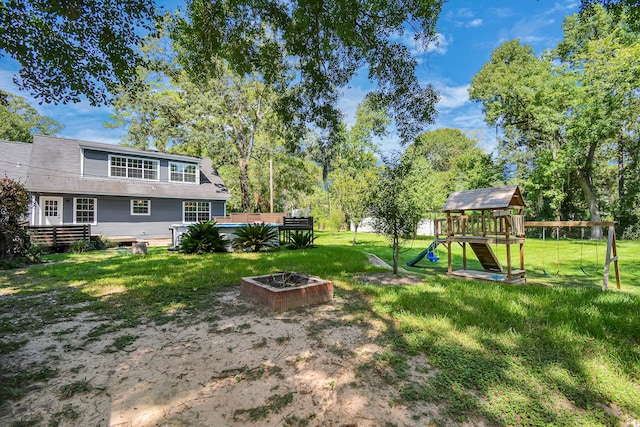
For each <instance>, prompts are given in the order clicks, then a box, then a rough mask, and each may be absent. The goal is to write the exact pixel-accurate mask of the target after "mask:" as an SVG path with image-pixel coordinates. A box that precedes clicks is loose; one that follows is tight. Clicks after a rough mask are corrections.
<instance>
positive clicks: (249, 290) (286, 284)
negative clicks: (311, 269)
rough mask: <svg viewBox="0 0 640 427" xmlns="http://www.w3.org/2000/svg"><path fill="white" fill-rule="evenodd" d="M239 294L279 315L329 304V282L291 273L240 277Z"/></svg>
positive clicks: (330, 289)
mask: <svg viewBox="0 0 640 427" xmlns="http://www.w3.org/2000/svg"><path fill="white" fill-rule="evenodd" d="M240 295H241V296H242V297H244V298H246V299H248V300H251V301H253V302H255V303H257V304H262V305H265V306H267V307H269V308H270V309H271V310H272V311H275V312H280V311H285V310H289V309H292V308H296V307H302V306H305V305H313V304H322V303H324V302H327V301H331V300H332V299H333V282H330V281H328V280H323V279H321V278H319V277H315V276H306V275H304V274H299V273H293V272H283V273H276V274H267V275H264V276H253V277H243V278H242V281H241V282H240Z"/></svg>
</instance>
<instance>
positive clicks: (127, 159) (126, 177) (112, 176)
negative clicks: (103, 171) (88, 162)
mask: <svg viewBox="0 0 640 427" xmlns="http://www.w3.org/2000/svg"><path fill="white" fill-rule="evenodd" d="M113 157H120V158H122V159H126V163H127V164H126V165H125V167H124V168H125V171H126V174H127V176H120V175H113V173H112V172H113V171H112V170H111V159H112V158H113ZM129 160H140V161H143V162H154V163H155V164H156V166H157V168H156V173H157V177H156V179H149V178H145V177H144V171H145V169H144V168H143V169H142V178H136V177H131V176H128V175H129ZM107 161H108V163H109V178H120V179H134V180H137V181H154V182H160V160H158V159H152V158H145V157H135V156H125V155H121V154H109V155H108V159H107Z"/></svg>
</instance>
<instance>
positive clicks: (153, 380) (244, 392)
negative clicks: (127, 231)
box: [0, 273, 438, 427]
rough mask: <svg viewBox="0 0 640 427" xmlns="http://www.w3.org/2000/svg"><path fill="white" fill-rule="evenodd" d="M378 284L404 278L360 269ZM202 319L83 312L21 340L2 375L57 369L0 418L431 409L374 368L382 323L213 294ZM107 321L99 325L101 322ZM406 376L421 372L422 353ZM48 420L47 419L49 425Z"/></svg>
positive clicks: (1, 360) (414, 413)
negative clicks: (409, 399) (96, 333)
mask: <svg viewBox="0 0 640 427" xmlns="http://www.w3.org/2000/svg"><path fill="white" fill-rule="evenodd" d="M365 279H366V280H370V281H371V282H372V283H373V282H375V283H377V284H381V285H396V284H401V285H407V284H413V283H418V282H419V280H417V279H416V278H414V277H412V276H402V277H399V276H393V275H390V274H379V273H377V274H375V275H366V276H362V280H365ZM219 301H220V306H218V307H216V309H215V312H216V314H217V318H216V320H215V321H212V322H204V321H202V322H197V323H194V324H189V325H180V324H177V323H169V324H165V325H161V326H158V325H155V324H146V325H140V326H137V327H135V328H122V329H120V328H114V332H108V333H105V334H103V335H101V336H100V338H99V340H95V341H89V342H87V341H86V336H87V334H89V332H90V331H92V330H95V328H96V327H97V326H100V325H106V326H109V325H110V324H109V323H108V322H105V320H104V319H99V318H94V317H92V315H91V314H90V313H86V312H85V313H83V314H82V315H81V316H78V317H77V318H75V319H73V320H72V321H65V322H60V323H58V324H55V325H50V326H48V327H47V328H46V329H44V330H41V331H38V332H37V333H33V334H24V335H23V336H22V337H17V338H24V339H27V340H28V343H27V344H26V345H24V346H23V347H21V348H20V349H18V350H16V351H13V352H11V353H10V354H8V355H2V356H0V366H2V370H3V371H4V372H14V373H15V372H20V371H28V370H33V369H35V368H37V367H43V366H46V367H48V368H49V369H51V370H55V372H57V375H55V376H52V377H51V378H50V379H49V380H48V381H47V382H42V383H36V384H34V386H32V387H31V388H30V389H29V390H27V391H26V392H25V393H24V395H23V396H22V397H21V398H19V399H16V400H15V401H10V402H9V403H8V404H7V405H5V406H4V407H2V408H0V425H11V424H12V423H15V422H27V421H30V420H35V421H36V422H37V423H36V424H35V425H60V426H65V425H69V426H88V425H92V426H96V425H97V426H110V427H115V426H118V427H120V426H122V427H125V426H131V427H137V426H241V425H247V424H249V425H253V426H360V427H361V426H381V425H395V426H423V425H427V424H429V423H430V420H431V417H432V416H436V415H437V414H438V409H437V408H436V407H435V406H433V405H429V404H425V403H424V402H420V403H417V404H414V405H407V404H406V403H405V402H402V399H400V395H399V389H400V387H402V383H401V381H398V379H397V378H394V376H393V369H391V367H389V366H379V365H376V361H377V360H379V356H380V355H382V354H384V352H385V351H387V349H386V348H385V347H384V346H383V345H382V344H380V343H379V341H378V340H377V339H378V338H379V336H380V334H381V332H382V331H383V329H384V327H385V323H384V322H383V321H381V320H380V319H371V318H370V317H369V316H368V314H367V313H366V312H364V311H362V312H356V313H354V312H349V311H345V310H343V308H342V307H343V304H344V303H345V301H344V300H342V299H341V298H340V297H336V298H335V299H334V301H333V302H332V303H328V304H323V305H320V306H314V307H307V308H304V309H298V310H293V311H289V312H285V313H281V314H272V313H270V312H269V311H267V310H266V309H264V308H261V307H258V306H255V305H253V304H250V303H247V302H246V301H244V300H243V299H241V298H240V297H239V292H238V291H237V290H233V291H228V292H226V293H224V294H223V295H221V297H220V299H219ZM106 326H105V327H106ZM410 362H411V363H410V365H411V366H412V368H411V369H412V372H411V375H412V376H413V375H414V374H415V376H420V375H422V376H424V375H429V369H430V368H429V365H428V363H427V360H426V358H425V357H416V358H412V359H411V360H410ZM56 423H57V424H56Z"/></svg>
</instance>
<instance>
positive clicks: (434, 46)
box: [423, 33, 453, 55]
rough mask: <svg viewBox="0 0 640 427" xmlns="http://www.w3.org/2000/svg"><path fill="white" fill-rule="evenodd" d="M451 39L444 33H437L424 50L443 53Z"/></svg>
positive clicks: (445, 51)
mask: <svg viewBox="0 0 640 427" xmlns="http://www.w3.org/2000/svg"><path fill="white" fill-rule="evenodd" d="M452 41H453V39H452V38H451V37H450V38H447V36H445V35H444V34H442V33H437V34H436V39H435V41H434V42H432V43H429V45H428V46H427V50H426V52H435V53H439V54H441V55H444V54H445V53H447V47H448V46H449V44H451V42H452ZM423 52H424V51H423Z"/></svg>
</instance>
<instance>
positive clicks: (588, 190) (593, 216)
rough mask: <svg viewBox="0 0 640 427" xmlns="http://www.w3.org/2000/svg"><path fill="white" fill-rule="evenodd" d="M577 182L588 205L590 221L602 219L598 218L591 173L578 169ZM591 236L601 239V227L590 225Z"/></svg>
mask: <svg viewBox="0 0 640 427" xmlns="http://www.w3.org/2000/svg"><path fill="white" fill-rule="evenodd" d="M578 182H579V183H580V188H582V193H583V194H584V199H585V201H586V202H587V205H589V215H590V218H589V220H590V221H602V219H601V218H600V207H599V206H598V199H597V197H596V193H595V191H593V182H592V181H591V175H590V174H589V173H588V172H587V171H586V170H584V169H578ZM591 238H592V239H597V240H602V227H591Z"/></svg>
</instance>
